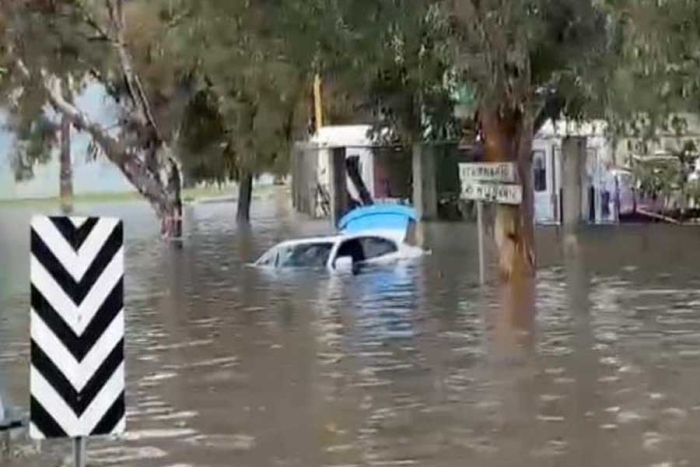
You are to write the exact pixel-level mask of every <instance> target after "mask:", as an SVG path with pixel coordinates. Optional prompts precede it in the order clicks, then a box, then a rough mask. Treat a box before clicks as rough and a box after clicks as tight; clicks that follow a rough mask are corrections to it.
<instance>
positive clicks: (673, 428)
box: [0, 193, 700, 467]
mask: <svg viewBox="0 0 700 467" xmlns="http://www.w3.org/2000/svg"><path fill="white" fill-rule="evenodd" d="M287 199H288V198H287V197H286V196H285V195H284V193H280V194H278V195H277V196H276V197H272V198H270V199H267V200H266V201H261V202H259V203H258V204H257V205H256V206H255V212H254V226H253V227H252V228H251V229H250V230H249V231H242V230H240V229H238V228H236V226H235V224H234V222H233V218H234V216H233V211H234V206H233V205H231V204H207V205H198V206H193V207H189V208H188V212H187V219H188V223H187V227H186V239H185V245H184V248H182V249H173V248H168V247H165V246H164V245H162V244H161V242H160V241H159V239H158V232H157V230H156V228H155V224H154V222H153V219H152V216H151V213H150V211H149V210H148V208H147V207H146V206H143V205H141V204H136V203H134V204H124V205H116V204H112V205H105V206H96V205H91V206H81V207H80V208H81V211H82V212H85V213H99V214H102V215H117V216H119V217H121V218H123V219H124V222H125V226H126V231H127V247H128V251H127V275H128V276H127V306H128V310H127V312H128V314H127V321H128V338H127V354H128V355H127V357H128V362H127V364H128V366H127V372H128V373H127V380H128V381H127V385H128V420H127V423H128V434H127V435H126V437H125V438H124V439H121V440H99V441H97V440H96V441H92V442H91V443H90V465H95V466H103V465H104V466H108V465H119V466H122V465H123V466H144V467H150V466H170V467H175V466H177V467H186V466H192V467H195V466H196V467H205V466H206V467H208V466H212V467H213V466H231V465H236V466H256V467H258V466H260V467H262V466H300V467H302V466H303V467H311V466H338V467H340V466H412V465H416V466H425V467H430V466H436V467H442V466H445V467H446V466H463V465H479V466H511V465H518V466H521V467H529V466H533V467H535V466H537V467H541V466H550V465H551V466H559V465H561V466H564V465H566V466H611V465H614V466H617V467H627V466H682V465H688V466H693V465H700V443H698V442H697V436H698V433H700V390H699V389H698V388H699V387H700V267H699V266H700V248H698V245H700V230H694V229H680V228H670V227H663V226H647V227H633V226H630V227H624V228H621V229H615V228H599V229H595V230H590V231H587V232H584V233H583V234H582V236H581V238H580V239H579V245H578V253H577V254H575V255H574V256H571V257H566V258H565V257H564V256H563V255H562V254H561V248H560V247H559V245H560V244H561V240H560V239H559V237H558V234H557V232H556V230H543V231H541V232H540V233H539V234H538V235H539V247H540V270H539V275H538V278H537V281H536V283H535V284H534V290H531V291H530V292H531V299H532V300H534V307H533V306H531V305H532V304H531V303H528V300H527V298H525V299H518V300H516V301H513V300H512V299H510V298H509V296H510V295H509V292H508V291H504V290H502V289H494V288H490V287H487V288H485V289H483V290H480V289H479V288H478V287H477V285H476V281H477V277H478V274H477V271H476V265H477V261H476V258H475V250H474V244H475V239H476V233H475V231H474V228H473V227H472V226H471V225H468V224H436V225H431V226H429V227H428V229H427V231H426V238H427V240H428V242H429V243H430V245H431V247H432V249H433V252H432V255H430V256H429V257H426V258H425V259H424V260H422V261H420V262H418V263H416V264H415V265H411V266H406V267H402V268H399V269H396V270H375V271H368V272H366V273H364V274H361V275H358V276H355V277H331V276H329V275H327V274H324V273H318V274H304V275H301V276H299V275H294V274H283V275H270V274H262V273H260V272H259V271H256V270H253V269H251V268H249V267H246V263H247V262H249V261H250V260H252V259H254V258H255V257H256V256H257V255H258V254H259V253H261V252H262V251H263V250H264V249H266V248H267V247H268V246H270V245H271V244H272V243H274V242H275V241H278V240H281V239H284V238H288V237H293V236H298V235H306V234H312V233H319V232H324V231H327V229H328V226H327V225H326V224H325V223H323V222H308V221H305V220H303V219H302V218H298V217H295V216H294V215H293V214H291V213H290V212H289V210H288V209H287V207H286V202H287ZM30 215H31V213H30V212H28V211H27V210H25V209H9V208H4V209H3V210H2V219H3V221H2V223H1V224H0V264H1V265H2V267H1V268H0V386H1V387H0V391H2V394H3V396H4V402H5V404H12V405H14V406H17V407H18V408H19V409H20V410H23V409H25V408H26V406H27V390H28V388H27V383H28V371H27V368H28V340H27V336H28V328H29V323H28V311H27V310H28V294H27V290H28V261H27V257H28V225H29V221H30ZM521 292H522V291H521ZM519 296H523V294H522V293H521V294H520V295H519ZM524 296H526V297H527V294H525V295H524ZM13 449H14V456H15V457H14V458H13V459H4V460H2V461H0V465H21V466H27V467H35V466H36V467H38V466H42V467H43V466H51V465H60V464H61V462H63V461H64V460H65V458H66V456H67V455H68V454H69V453H70V450H69V444H68V443H67V442H51V443H45V444H44V445H43V446H41V451H40V452H38V451H37V449H36V446H34V445H33V444H32V443H30V442H28V441H26V440H25V439H24V438H20V439H17V440H15V442H14V444H13Z"/></svg>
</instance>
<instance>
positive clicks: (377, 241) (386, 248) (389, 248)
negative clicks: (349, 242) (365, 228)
mask: <svg viewBox="0 0 700 467" xmlns="http://www.w3.org/2000/svg"><path fill="white" fill-rule="evenodd" d="M360 243H361V244H362V249H363V250H364V253H365V258H366V259H374V258H380V257H382V256H386V255H390V254H392V253H396V252H397V251H398V248H396V244H395V243H394V242H392V241H390V240H387V239H385V238H379V237H366V238H363V239H361V240H360Z"/></svg>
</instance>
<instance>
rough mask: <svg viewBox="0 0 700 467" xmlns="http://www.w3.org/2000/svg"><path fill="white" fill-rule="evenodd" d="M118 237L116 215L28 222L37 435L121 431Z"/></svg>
mask: <svg viewBox="0 0 700 467" xmlns="http://www.w3.org/2000/svg"><path fill="white" fill-rule="evenodd" d="M123 237H124V234H123V227H122V222H121V221H120V220H118V219H111V218H77V217H43V216H42V217H35V218H34V219H33V220H32V226H31V307H32V309H31V371H30V379H31V381H30V386H31V387H30V392H31V405H30V429H29V432H30V435H31V437H32V438H34V439H45V438H82V437H87V436H96V435H113V434H120V433H123V432H124V428H125V410H124V247H123V243H124V239H123Z"/></svg>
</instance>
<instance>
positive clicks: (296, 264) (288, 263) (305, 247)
mask: <svg viewBox="0 0 700 467" xmlns="http://www.w3.org/2000/svg"><path fill="white" fill-rule="evenodd" d="M332 249H333V243H325V242H324V243H302V244H300V245H290V246H287V247H282V248H280V252H279V255H278V263H277V265H278V266H279V267H285V268H322V267H325V266H326V263H328V257H329V256H330V254H331V250H332Z"/></svg>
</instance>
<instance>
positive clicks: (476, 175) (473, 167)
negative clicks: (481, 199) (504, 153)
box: [459, 162, 517, 183]
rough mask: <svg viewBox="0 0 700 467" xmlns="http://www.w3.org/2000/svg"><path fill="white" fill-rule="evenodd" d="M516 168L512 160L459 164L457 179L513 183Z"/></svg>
mask: <svg viewBox="0 0 700 467" xmlns="http://www.w3.org/2000/svg"><path fill="white" fill-rule="evenodd" d="M516 173H517V169H516V167H515V163H513V162H478V163H462V164H459V179H460V180H461V181H462V183H464V182H466V181H480V182H501V183H514V182H515V180H516Z"/></svg>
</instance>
